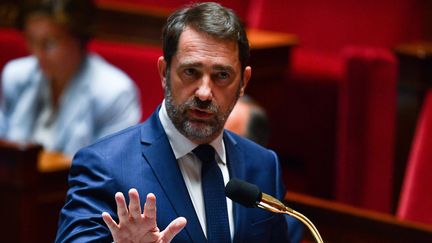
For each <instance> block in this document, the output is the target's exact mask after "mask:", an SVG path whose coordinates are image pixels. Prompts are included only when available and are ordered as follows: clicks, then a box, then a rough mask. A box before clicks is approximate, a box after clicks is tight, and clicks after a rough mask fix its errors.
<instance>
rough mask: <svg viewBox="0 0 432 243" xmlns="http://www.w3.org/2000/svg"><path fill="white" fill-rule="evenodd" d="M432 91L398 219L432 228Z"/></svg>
mask: <svg viewBox="0 0 432 243" xmlns="http://www.w3.org/2000/svg"><path fill="white" fill-rule="evenodd" d="M431 182H432V91H429V92H428V94H427V96H426V98H425V100H424V103H423V106H422V110H421V114H420V116H419V118H418V121H417V127H416V131H415V135H414V140H413V143H412V147H411V152H410V156H409V159H408V164H407V169H406V174H405V178H404V181H403V186H402V191H401V194H400V199H399V206H398V210H397V216H398V217H400V218H402V219H407V220H414V221H418V222H422V223H426V224H432V210H431V207H432V184H431Z"/></svg>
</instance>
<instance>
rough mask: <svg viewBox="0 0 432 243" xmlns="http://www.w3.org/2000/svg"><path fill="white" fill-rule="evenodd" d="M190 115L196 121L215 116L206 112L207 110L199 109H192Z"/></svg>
mask: <svg viewBox="0 0 432 243" xmlns="http://www.w3.org/2000/svg"><path fill="white" fill-rule="evenodd" d="M189 113H190V114H191V116H192V118H195V119H204V120H206V119H209V118H210V117H212V116H213V113H212V112H210V111H208V110H205V109H199V108H192V109H190V110H189Z"/></svg>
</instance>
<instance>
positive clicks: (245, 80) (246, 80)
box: [240, 66, 252, 96]
mask: <svg viewBox="0 0 432 243" xmlns="http://www.w3.org/2000/svg"><path fill="white" fill-rule="evenodd" d="M251 75H252V68H251V67H250V66H247V67H246V68H245V69H244V71H243V85H242V87H241V88H240V96H242V95H243V94H244V92H245V90H246V86H247V85H248V83H249V80H250V78H251Z"/></svg>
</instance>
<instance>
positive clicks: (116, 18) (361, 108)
mask: <svg viewBox="0 0 432 243" xmlns="http://www.w3.org/2000/svg"><path fill="white" fill-rule="evenodd" d="M25 2H27V1H24V0H2V1H1V2H0V70H1V69H3V66H4V65H5V64H6V63H7V62H8V61H10V60H12V59H15V58H18V57H23V56H26V55H29V51H28V49H27V46H26V40H25V36H24V35H23V33H22V32H21V30H20V29H19V28H18V26H17V21H18V16H19V12H20V9H21V6H22V4H24V3H25ZM94 2H95V4H96V7H97V9H96V15H95V16H94V19H95V22H94V26H91V29H92V32H93V38H92V39H91V40H90V42H89V44H88V45H87V48H88V50H89V51H90V52H94V53H98V54H99V55H101V56H102V57H103V58H104V59H105V60H107V61H108V62H110V63H111V64H113V65H114V66H117V67H118V68H120V69H121V70H123V71H124V72H125V73H127V74H128V75H129V77H130V78H131V79H132V80H133V81H135V84H136V85H137V87H138V89H139V91H140V93H141V96H140V97H141V98H140V99H141V106H142V118H141V120H144V119H146V118H147V117H148V116H149V115H150V114H151V113H152V112H153V111H154V109H155V108H156V107H157V105H158V104H159V103H160V102H161V101H162V98H163V91H162V87H161V85H160V80H159V76H158V73H157V68H156V62H157V58H158V57H159V56H160V55H162V50H161V41H160V40H161V29H162V26H163V25H164V23H165V20H166V17H167V16H168V15H169V14H170V13H172V11H173V10H174V9H176V8H177V7H179V6H182V5H184V4H187V3H190V2H191V1H187V0H169V1H168V0H167V1H153V0H95V1H94ZM217 2H219V3H221V4H222V5H225V6H227V7H230V8H232V9H233V10H234V11H235V12H236V13H237V14H238V15H239V16H240V17H241V18H242V20H243V21H244V24H245V26H246V27H247V29H248V36H249V41H250V43H251V60H250V65H251V66H252V70H253V74H252V80H251V82H250V85H249V87H248V88H247V90H246V93H247V94H248V95H249V96H250V97H252V98H253V99H254V100H255V101H256V102H257V103H258V104H259V105H260V106H261V107H263V108H264V110H265V111H266V113H267V115H268V118H269V121H270V135H269V141H268V147H269V148H271V149H273V150H275V151H276V152H277V154H278V155H279V157H280V161H281V165H282V168H283V177H284V182H285V185H286V188H287V190H288V194H287V200H288V202H290V200H291V202H292V203H293V204H294V205H297V206H299V207H301V208H302V209H304V210H306V211H307V212H310V213H312V214H313V215H312V216H314V217H315V220H313V221H320V217H323V218H322V219H323V222H324V218H325V217H326V216H325V213H324V216H323V215H322V214H321V213H322V212H327V213H328V211H325V210H328V208H324V209H322V210H321V211H320V212H321V213H320V212H318V211H314V210H316V208H317V207H318V208H319V207H321V206H323V205H324V206H325V205H327V203H330V204H328V205H329V207H330V208H333V209H331V210H330V212H333V213H334V212H335V211H334V208H336V211H337V212H339V213H341V212H340V211H338V210H342V213H345V212H346V211H349V212H351V211H350V210H354V211H355V210H357V209H359V210H366V211H359V212H361V214H362V215H366V216H364V217H366V218H368V219H367V220H372V221H367V220H366V221H365V223H363V224H364V225H367V224H369V227H373V226H376V225H375V224H374V223H371V222H375V223H376V222H378V221H379V222H387V223H388V222H389V221H391V222H392V223H388V224H389V225H391V226H388V225H387V226H383V225H380V226H376V229H375V230H380V231H381V232H387V231H389V233H388V234H389V235H390V234H392V233H390V232H393V234H396V235H397V233H396V232H395V230H400V231H399V232H405V231H404V230H407V231H406V232H408V233H406V235H407V236H406V237H409V238H408V239H412V240H413V242H416V240H415V239H413V238H412V237H413V235H411V233H412V232H415V233H412V234H414V235H415V234H417V235H416V236H417V237H425V238H418V239H430V240H432V189H431V188H432V179H429V178H432V149H431V148H432V140H431V139H430V138H429V137H432V130H431V127H432V120H431V119H432V93H431V91H430V88H431V85H432V1H430V0H374V1H372V0H363V1H356V0H344V1H343V0H327V1H318V0H309V1H300V0H285V1H279V0H235V1H228V0H221V1H217ZM4 147H6V149H2V151H3V150H6V151H9V152H6V155H7V156H9V157H8V159H5V158H6V157H3V158H0V162H1V163H2V164H1V167H0V170H1V171H0V175H3V179H0V180H1V183H2V190H5V192H8V193H12V194H10V195H15V197H16V198H15V199H11V200H10V202H9V204H7V205H8V206H5V207H8V208H10V207H11V205H14V206H17V205H18V204H19V203H23V201H22V200H32V199H34V198H35V197H37V198H39V199H38V200H42V201H41V205H42V204H43V201H44V198H45V199H46V200H45V201H50V200H49V199H52V200H51V201H50V202H51V203H52V205H51V206H46V205H48V204H46V205H45V206H41V208H42V209H43V210H46V211H43V210H42V209H41V210H38V211H40V212H44V213H45V214H46V215H47V214H50V215H53V216H52V217H54V218H55V217H56V211H55V210H52V209H53V208H56V207H59V206H58V205H61V203H60V204H59V202H58V200H57V199H60V201H61V198H62V195H63V194H62V192H63V191H64V190H65V189H64V188H65V187H66V185H65V182H66V174H65V173H64V171H63V172H62V173H63V174H61V173H60V174H59V173H57V174H55V175H54V173H53V171H55V170H57V169H58V168H60V170H62V169H63V170H64V169H66V170H67V166H68V164H67V162H64V163H63V165H62V166H58V165H54V167H56V166H57V167H58V168H57V169H56V168H54V169H52V168H50V165H51V164H52V163H54V164H55V162H52V161H50V160H55V159H53V156H51V157H49V156H48V157H49V158H48V157H46V156H45V157H44V158H45V162H43V163H44V164H43V165H42V167H41V164H40V163H42V162H38V161H40V158H41V156H40V155H39V154H40V153H39V152H40V151H43V148H39V147H37V146H36V148H35V147H34V146H33V145H28V146H21V147H19V146H18V148H17V147H16V146H15V145H13V144H12V145H11V144H8V145H7V146H6V145H5V146H4ZM12 148H13V149H17V151H18V152H17V151H15V152H16V153H15V154H14V155H12V153H11V152H10V150H11V149H12ZM27 149H28V150H32V151H33V154H30V155H29V156H30V157H26V156H21V155H19V154H22V153H23V151H24V150H27ZM35 151H36V152H35ZM1 153H3V152H1ZM17 154H18V155H17ZM6 155H3V154H2V156H6ZM13 156H15V157H13ZM20 156H21V157H20ZM12 157H13V158H12ZM18 157H19V158H18ZM7 160H8V161H7ZM18 160H22V161H26V162H21V163H27V165H28V163H31V161H30V160H37V161H36V162H33V163H39V164H37V165H38V166H39V167H37V166H35V165H34V164H33V166H29V168H27V167H26V166H23V167H20V168H17V167H16V164H17V163H18V162H16V161H18ZM47 160H48V162H47ZM11 161H14V162H11ZM14 164H15V165H14ZM43 166H46V167H43ZM41 168H42V169H41ZM43 168H45V170H44V169H43ZM47 168H48V169H47ZM27 169H28V171H27ZM22 171H26V172H25V173H28V174H25V175H21V176H20V177H19V178H18V177H16V176H15V177H14V176H13V175H18V174H19V173H22ZM31 173H36V175H30V174H31ZM12 174H13V175H12ZM48 174H49V175H50V176H51V177H50V178H48V176H47V175H48ZM30 178H31V183H30V184H31V185H32V187H29V188H30V189H29V188H27V187H25V186H23V185H26V183H29V181H28V180H30ZM47 178H48V179H47ZM43 183H46V184H43ZM62 183H63V184H62ZM18 184H19V185H18ZM48 184H49V185H52V184H57V188H54V189H53V191H55V193H54V194H53V193H52V191H51V192H50V193H51V194H49V195H50V196H51V197H49V196H41V195H42V194H41V193H46V191H47V190H48V189H46V190H40V189H35V185H40V187H44V188H49V187H48V186H47V185H48ZM60 184H61V185H60ZM62 185H63V186H62ZM35 190H36V191H38V193H36V194H32V195H33V196H32V198H29V197H28V192H32V193H33V192H34V191H35ZM39 190H40V191H39ZM48 191H49V190H48ZM290 193H292V195H301V196H299V197H297V196H294V197H289V195H290ZM43 195H45V194H43ZM46 195H48V194H46ZM53 195H55V196H53ZM63 196H64V195H63ZM303 196H305V198H306V199H305V198H304V197H303ZM309 197H311V198H313V199H312V201H310V200H309ZM315 199H316V200H318V201H314V200H315ZM56 200H57V201H56ZM319 200H324V201H319ZM17 203H18V204H17ZM309 203H311V204H309ZM333 203H336V204H333ZM306 204H307V205H306ZM305 205H306V206H305ZM311 205H312V206H311ZM334 205H336V206H334ZM340 205H343V206H341V207H342V208H340V207H339V206H340ZM345 206H347V207H349V208H345ZM351 207H352V208H351ZM27 210H31V209H29V208H28V209H27ZM50 210H51V211H54V212H51V213H50V212H48V211H50ZM57 210H58V209H57ZM308 210H309V211H308ZM332 210H333V211H332ZM6 211H8V210H4V209H2V213H3V212H4V213H7V212H6ZM23 212H25V210H24V211H23ZM355 212H357V211H355ZM355 212H354V213H348V214H349V215H351V214H352V215H357V214H356V213H355ZM375 213H378V214H375ZM305 214H306V213H305ZM333 215H334V214H333ZM337 215H338V217H340V219H341V220H342V221H341V223H343V222H353V220H354V219H347V220H348V221H343V220H344V216H341V215H339V214H337ZM352 215H351V216H352ZM351 216H350V217H351ZM357 216H358V215H357ZM22 217H24V218H25V216H24V215H23V216H22ZM352 217H354V218H355V217H356V216H352ZM376 217H378V218H379V219H376ZM383 218H384V219H383ZM350 220H351V221H350ZM357 220H358V218H357ZM374 220H375V221H374ZM354 221H355V220H354ZM360 221H361V220H360ZM53 222H55V220H54V221H53ZM329 222H331V221H329ZM407 222H409V223H407ZM41 223H43V222H41ZM26 224H27V225H26ZM383 224H384V225H385V223H383ZM15 225H20V226H19V227H23V228H26V227H29V225H31V224H30V223H28V222H27V223H22V219H20V220H18V219H17V220H16V222H15ZM23 225H26V226H25V227H24V226H23ZM339 227H340V225H339ZM349 227H352V228H360V227H368V226H359V225H355V226H354V225H350V226H349ZM380 227H383V228H380ZM386 227H387V228H386ZM389 227H390V228H389ZM395 227H396V228H395ZM398 227H401V228H398ZM52 228H54V229H52ZM318 228H320V227H318ZM336 228H337V227H336V226H335V227H334V229H333V230H336ZM388 228H389V229H390V230H388ZM26 230H28V229H26ZM26 230H24V232H27V231H26ZM326 230H328V231H329V233H327V234H328V236H329V237H330V236H331V237H334V238H331V239H332V240H331V242H337V241H340V242H355V240H353V239H354V238H349V237H350V236H346V237H348V238H343V236H341V235H340V236H339V238H338V236H333V235H332V234H333V233H332V232H331V230H332V229H327V228H326ZM339 230H341V229H340V228H339ZM368 230H369V231H370V232H371V234H375V235H377V234H379V233H378V232H379V231H378V232H375V231H374V230H373V229H370V228H369V229H368ZM12 231H13V232H15V233H17V234H18V232H20V233H22V232H23V231H20V230H19V229H18V226H16V227H15V228H14V229H12ZM29 232H30V231H29ZM47 232H49V233H47V235H50V234H53V232H55V223H54V224H52V225H51V230H48V231H47ZM373 232H375V233H373ZM419 232H420V233H419ZM29 234H31V233H29ZM383 234H384V235H385V234H386V233H383ZM404 234H405V233H404ZM11 235H13V234H11ZM351 235H354V236H356V237H357V238H356V239H360V240H359V241H358V242H378V241H381V242H393V241H388V240H386V239H383V238H382V239H378V240H377V239H369V238H362V237H367V236H364V235H362V236H359V235H356V233H355V232H354V233H353V232H351ZM399 236H400V235H399ZM20 237H22V236H20ZM47 237H48V236H47ZM344 237H345V236H344ZM400 237H402V238H400V239H399V240H401V241H398V240H397V239H396V238H397V237H396V238H394V239H392V240H394V242H406V241H403V240H404V239H407V238H403V236H400ZM323 238H324V240H326V235H325V234H323ZM11 239H12V241H22V242H26V240H23V239H24V238H11ZM17 239H18V240H17ZM48 239H50V238H48ZM347 239H349V240H347ZM374 240H376V241H374ZM305 241H306V240H305ZM41 242H44V240H42V241H41Z"/></svg>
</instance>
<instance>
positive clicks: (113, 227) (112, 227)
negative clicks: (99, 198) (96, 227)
mask: <svg viewBox="0 0 432 243" xmlns="http://www.w3.org/2000/svg"><path fill="white" fill-rule="evenodd" d="M102 219H103V221H104V222H105V224H106V225H107V226H108V229H109V230H110V231H111V234H114V233H116V232H117V231H118V225H117V223H116V222H115V221H114V219H113V218H112V217H111V215H109V213H107V212H103V213H102Z"/></svg>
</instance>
